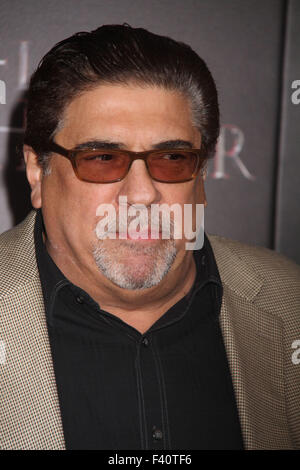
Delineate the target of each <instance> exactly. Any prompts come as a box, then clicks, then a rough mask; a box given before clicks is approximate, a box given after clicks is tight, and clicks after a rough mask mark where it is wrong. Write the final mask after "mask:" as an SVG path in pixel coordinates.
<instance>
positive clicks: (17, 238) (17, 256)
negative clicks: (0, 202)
mask: <svg viewBox="0 0 300 470" xmlns="http://www.w3.org/2000/svg"><path fill="white" fill-rule="evenodd" d="M35 218H36V211H31V212H30V213H29V214H28V215H27V217H26V218H25V219H24V220H23V221H22V222H21V223H20V224H18V225H16V226H15V227H13V228H12V229H10V230H7V231H6V232H4V233H2V234H1V235H0V253H1V255H0V296H3V295H5V294H7V293H9V292H11V291H12V290H15V288H16V286H17V285H20V284H23V283H25V282H27V281H29V280H30V279H32V276H33V275H35V274H36V269H37V266H36V262H35V245H34V224H35Z"/></svg>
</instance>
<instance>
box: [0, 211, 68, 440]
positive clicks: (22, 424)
mask: <svg viewBox="0 0 300 470" xmlns="http://www.w3.org/2000/svg"><path fill="white" fill-rule="evenodd" d="M34 221H35V212H31V213H30V214H29V216H28V217H27V218H26V219H25V221H24V222H23V223H22V224H20V225H19V226H18V227H17V228H16V229H14V236H13V237H11V235H10V236H9V233H8V235H7V237H6V234H4V235H2V237H1V241H2V240H3V242H4V243H1V248H2V246H3V247H4V248H3V249H2V251H6V254H7V261H8V260H10V269H9V270H6V271H7V272H2V273H1V275H0V289H1V290H0V292H1V296H0V312H1V314H0V316H1V330H0V334H1V340H2V341H4V343H5V348H6V354H5V356H6V360H5V363H4V364H3V365H2V366H1V369H2V370H1V375H2V380H3V383H2V397H1V402H2V403H1V422H2V423H3V426H2V430H3V432H2V438H1V447H2V448H4V449H64V448H65V443H64V436H63V429H62V421H61V416H60V409H59V401H58V396H57V389H56V382H55V376H54V369H53V363H52V357H51V350H50V344H49V338H48V331H47V324H46V317H45V311H44V303H43V295H42V290H41V285H40V281H39V274H38V269H37V265H36V261H35V249H34V240H33V227H34ZM5 238H6V239H5ZM18 247H19V249H18ZM8 271H9V272H8ZM16 280H17V281H16Z"/></svg>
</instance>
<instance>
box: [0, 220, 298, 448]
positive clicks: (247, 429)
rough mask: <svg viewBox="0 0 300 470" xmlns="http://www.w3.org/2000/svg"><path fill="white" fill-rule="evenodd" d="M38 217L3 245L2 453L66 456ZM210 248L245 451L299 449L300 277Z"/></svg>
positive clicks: (245, 252)
mask: <svg viewBox="0 0 300 470" xmlns="http://www.w3.org/2000/svg"><path fill="white" fill-rule="evenodd" d="M35 215H36V212H35V211H32V212H31V213H30V214H29V215H28V216H27V218H26V219H25V220H24V221H23V222H22V223H21V224H19V225H18V226H17V227H15V228H13V229H12V230H10V231H8V232H5V233H4V234H2V235H1V236H0V253H1V255H0V358H1V364H0V373H1V390H0V393H1V395H0V433H1V436H0V439H1V440H0V448H1V449H64V448H65V442H64V434H63V428H62V421H61V415H60V408H59V402H58V395H57V389H56V383H55V376H54V370H53V362H52V358H51V351H50V345H49V338H48V333H47V325H46V319H45V311H44V303H43V295H42V290H41V284H40V279H39V274H38V268H37V264H36V259H35V248H34V238H33V228H34V221H35ZM209 240H210V242H211V245H212V248H213V251H214V254H215V258H216V262H217V265H218V269H219V272H220V276H221V280H222V283H223V287H224V295H223V302H222V307H221V313H220V322H221V328H222V332H223V337H224V341H225V345H226V351H227V356H228V360H229V365H230V369H231V374H232V379H233V385H234V390H235V394H236V400H237V405H238V410H239V416H240V421H241V426H242V433H243V437H244V443H245V447H246V449H297V448H298V449H299V448H300V350H299V354H297V349H296V346H297V343H296V341H297V340H298V341H299V340H300V268H299V267H298V266H297V265H296V264H294V263H293V262H291V261H289V260H287V259H286V258H284V257H282V256H281V255H279V254H277V253H274V252H271V251H269V250H267V249H265V248H259V247H250V246H248V245H244V244H242V243H239V242H235V241H232V240H227V239H224V238H221V237H217V236H213V235H210V236H209ZM299 347H300V345H299V343H298V349H299ZM298 362H299V364H298Z"/></svg>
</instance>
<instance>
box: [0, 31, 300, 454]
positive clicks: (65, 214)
mask: <svg viewBox="0 0 300 470" xmlns="http://www.w3.org/2000/svg"><path fill="white" fill-rule="evenodd" d="M218 133H219V112H218V101H217V92H216V88H215V84H214V81H213V79H212V77H211V74H210V72H209V71H208V69H207V67H206V65H205V63H204V62H203V61H202V59H200V58H199V57H198V56H197V55H196V53H195V52H193V51H192V50H191V49H190V48H189V47H188V46H186V45H184V44H181V43H178V42H176V41H173V40H171V39H169V38H165V37H161V36H157V35H154V34H152V33H149V32H147V31H145V30H143V29H135V28H131V27H129V26H127V25H123V26H118V25H115V26H103V27H101V28H98V29H97V30H95V31H93V32H91V33H78V34H76V35H74V36H72V37H71V38H68V39H66V40H64V41H62V42H60V43H59V44H58V45H56V46H55V47H54V48H53V49H52V50H51V51H50V52H49V53H48V54H47V55H46V56H45V57H44V58H43V60H42V61H41V63H40V64H39V67H38V69H37V71H36V72H35V73H34V74H33V76H32V79H31V82H30V87H29V96H28V111H27V128H26V133H25V141H24V142H25V143H24V158H25V162H26V171H27V177H28V181H29V184H30V186H31V200H32V205H33V208H34V210H33V211H32V212H31V213H30V214H29V215H28V216H27V218H26V219H25V220H24V221H23V222H22V223H21V224H20V225H19V226H17V227H15V228H14V229H12V230H10V231H8V232H6V233H4V234H2V236H1V240H0V244H1V270H0V272H1V274H0V275H1V297H0V312H1V313H0V318H1V342H2V347H3V348H4V347H5V361H4V360H3V361H2V362H3V364H2V366H1V367H2V371H1V374H2V390H1V423H2V424H1V433H2V436H1V447H2V448H4V449H65V448H66V449H157V450H158V449H243V448H246V449H293V448H297V447H299V446H300V416H299V398H300V379H299V367H300V366H299V365H297V361H295V360H294V361H293V360H292V354H293V353H294V354H295V352H296V351H295V349H293V348H295V345H297V341H298V340H299V335H300V332H299V326H300V319H299V308H300V295H299V292H300V289H299V279H300V272H299V268H298V267H297V266H296V265H295V264H294V263H292V262H291V261H289V260H287V259H286V258H284V257H282V256H280V255H278V254H275V253H272V252H270V251H269V250H267V249H264V248H256V247H250V246H246V245H244V244H242V243H239V242H234V241H231V240H226V239H224V238H221V237H217V236H212V235H211V236H206V235H205V237H204V244H203V246H202V247H201V249H195V250H188V249H186V242H187V236H186V233H185V234H184V235H182V237H181V238H176V237H175V236H174V230H175V226H176V224H175V221H174V219H173V218H172V219H171V222H170V225H171V228H172V229H173V232H172V236H170V237H169V238H165V237H163V236H162V233H163V230H164V229H165V228H164V227H163V226H162V222H161V223H160V225H159V228H158V233H157V234H156V235H158V237H156V238H154V237H153V236H152V234H150V229H149V227H148V228H145V226H143V228H141V231H140V233H139V236H138V238H135V237H133V236H131V235H130V231H129V229H128V230H127V229H126V230H127V231H125V237H122V236H121V233H122V231H121V230H120V227H121V226H122V224H121V225H119V229H116V234H115V235H116V236H115V238H113V237H103V236H101V233H100V232H101V231H100V230H99V222H100V221H101V220H103V217H102V218H101V215H102V216H103V215H104V213H103V212H101V210H100V209H101V207H102V208H103V206H101V205H104V204H105V205H106V206H105V207H111V208H113V209H115V210H116V218H117V221H118V222H122V223H123V224H124V223H125V225H126V222H127V221H129V220H130V219H131V216H130V214H132V213H131V212H130V210H132V209H136V208H144V209H146V212H147V213H149V212H150V210H151V209H152V207H153V205H155V204H156V205H158V206H159V207H162V206H163V205H164V206H163V207H166V206H167V207H171V206H172V205H173V204H179V207H181V208H184V207H185V206H184V205H189V206H190V207H192V208H193V216H195V215H196V208H197V207H198V206H199V205H201V204H204V205H205V204H206V198H205V192H204V179H205V162H206V160H207V159H208V158H209V157H211V156H212V155H213V151H214V147H215V144H216V140H217V137H218ZM99 207H100V209H99ZM124 210H126V211H128V212H126V213H125V216H124ZM151 220H152V219H151ZM193 220H194V219H193ZM108 224H109V233H110V232H111V233H112V232H113V228H114V225H113V223H112V221H111V220H110V218H109V220H108ZM117 226H118V225H117ZM123 235H124V233H123Z"/></svg>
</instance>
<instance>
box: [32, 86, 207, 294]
mask: <svg viewBox="0 0 300 470" xmlns="http://www.w3.org/2000/svg"><path fill="white" fill-rule="evenodd" d="M55 141H56V142H57V143H58V144H60V145H61V146H63V147H65V148H67V149H71V148H74V147H76V146H78V145H79V144H83V143H87V142H95V141H101V142H107V143H109V144H112V143H113V144H116V146H118V147H119V148H121V149H127V150H131V151H135V152H139V151H145V150H150V149H155V148H158V147H159V148H164V146H166V147H167V146H170V142H171V141H172V142H173V144H171V145H172V146H174V147H176V148H200V146H201V136H200V133H199V131H198V130H197V129H196V128H195V127H193V125H192V119H191V113H190V108H189V102H188V100H187V99H186V98H185V97H183V96H182V95H181V94H180V93H178V92H174V91H168V90H165V89H162V88H158V87H140V86H136V85H131V86H129V85H128V86H125V85H124V86H123V85H122V86H121V85H101V86H99V87H97V88H95V89H94V90H92V91H88V92H85V93H83V94H81V95H80V96H78V97H77V98H75V99H74V100H73V101H72V102H71V103H70V104H69V105H68V106H67V107H66V109H65V113H64V116H63V127H62V128H61V129H60V131H59V132H58V133H57V134H56V137H55ZM164 143H165V144H164ZM167 148H168V147H167ZM50 165H51V173H50V174H49V175H47V176H44V177H43V178H42V181H41V185H40V189H39V187H38V189H36V190H35V191H33V193H32V202H33V205H34V207H36V208H37V207H40V206H42V211H43V217H44V222H45V226H46V231H47V238H48V240H47V244H48V246H47V247H48V250H49V252H50V254H51V253H52V254H54V257H55V258H56V259H59V257H61V256H62V257H64V259H65V260H67V262H68V263H70V264H71V265H72V263H73V264H75V265H76V266H77V268H79V269H80V270H81V272H83V273H89V274H91V273H92V275H93V276H96V278H97V277H98V278H99V281H101V280H102V281H103V280H105V282H107V279H109V280H110V281H112V282H113V283H114V285H118V286H119V287H122V288H127V289H141V288H146V287H152V286H154V285H157V284H158V283H159V282H160V281H161V280H162V279H163V278H164V277H165V276H166V274H167V273H168V271H169V270H170V269H172V267H173V269H174V267H175V268H176V267H178V266H179V265H180V263H182V262H183V260H184V259H185V257H186V256H190V255H191V252H186V251H185V241H186V240H185V239H184V238H183V239H182V240H178V239H176V240H163V239H158V240H150V241H149V240H143V239H140V240H132V239H127V240H120V239H105V240H100V239H98V237H97V235H96V230H95V229H96V226H97V223H98V222H99V216H96V211H97V208H98V206H99V205H100V204H103V203H105V204H111V205H112V206H113V207H114V208H115V210H116V214H117V216H118V211H119V197H120V196H126V197H127V203H128V208H129V207H130V206H135V205H140V204H143V205H144V206H146V207H147V208H149V209H150V206H151V204H163V203H165V204H168V205H169V206H171V205H172V204H174V203H179V204H180V205H181V206H182V207H183V204H188V203H189V204H193V205H194V206H195V204H196V203H197V202H198V203H203V202H204V198H205V196H204V188H203V179H202V177H201V175H200V174H199V175H198V176H197V178H196V179H195V180H192V181H188V182H185V183H175V184H174V183H173V184H168V183H160V182H156V181H154V180H152V179H151V177H150V176H149V174H148V171H147V168H146V166H145V163H144V162H143V161H142V160H136V161H134V162H133V163H132V166H131V168H130V171H129V173H128V174H127V176H126V177H125V178H124V179H123V180H122V181H119V182H115V183H108V184H95V183H89V182H84V181H80V180H79V179H78V178H77V177H76V175H75V173H74V171H73V168H72V165H71V163H70V161H69V160H68V159H66V158H64V157H62V156H59V155H56V154H54V155H53V157H52V160H51V164H50Z"/></svg>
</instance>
